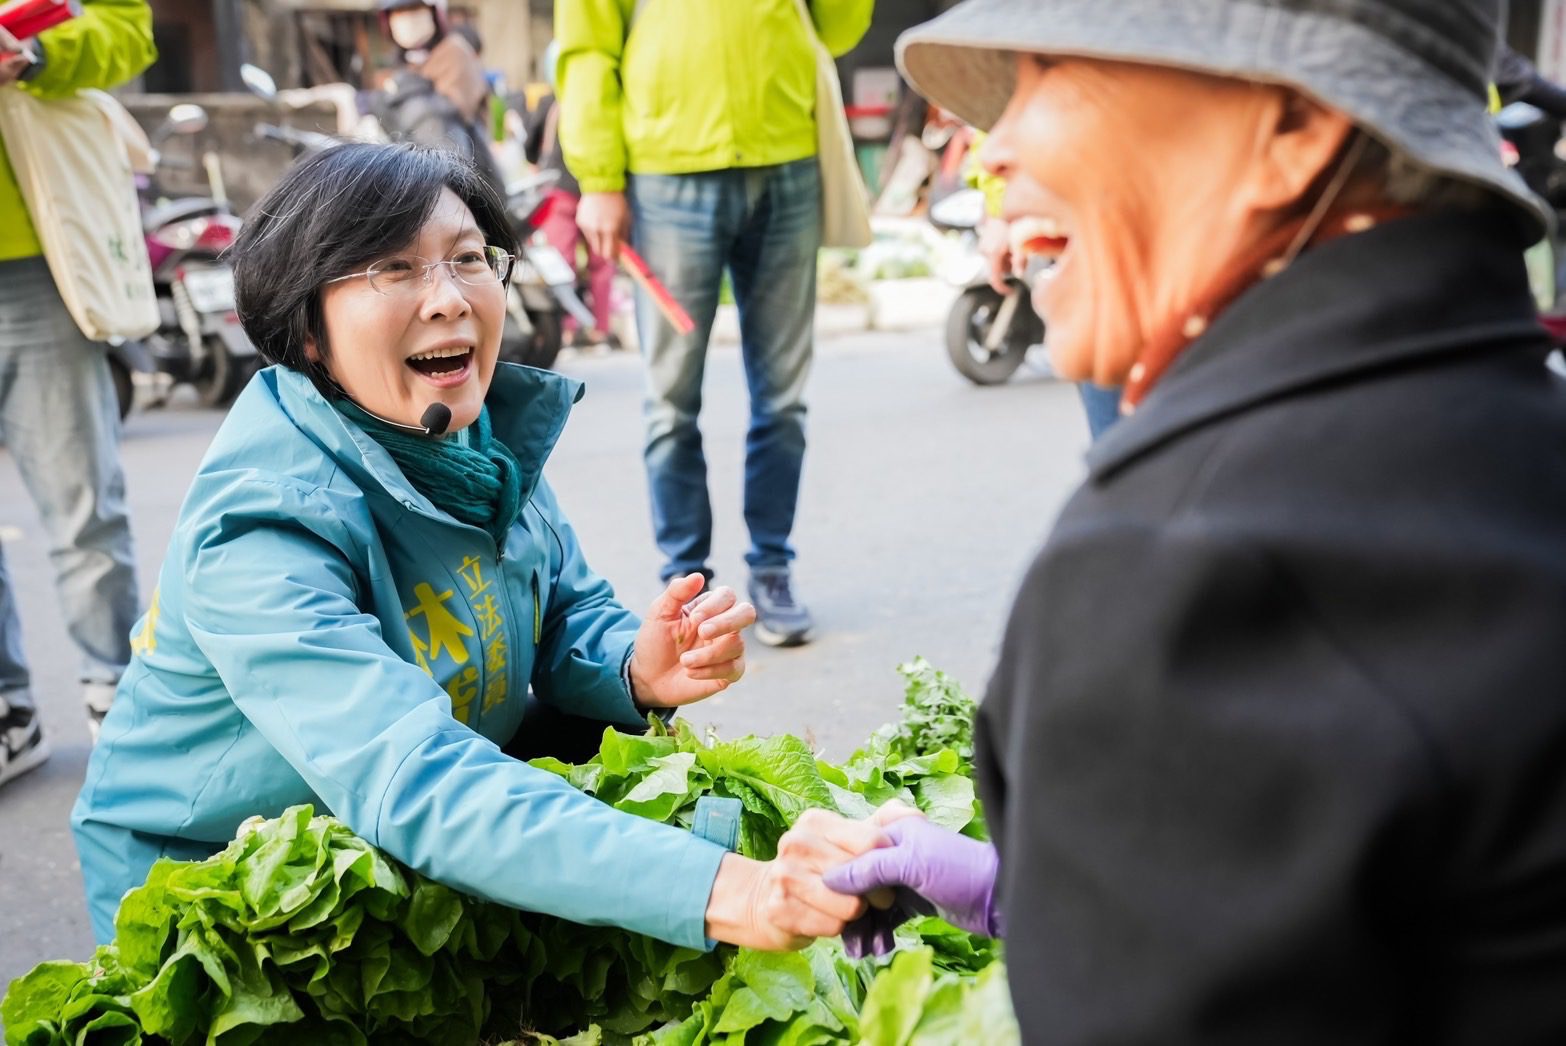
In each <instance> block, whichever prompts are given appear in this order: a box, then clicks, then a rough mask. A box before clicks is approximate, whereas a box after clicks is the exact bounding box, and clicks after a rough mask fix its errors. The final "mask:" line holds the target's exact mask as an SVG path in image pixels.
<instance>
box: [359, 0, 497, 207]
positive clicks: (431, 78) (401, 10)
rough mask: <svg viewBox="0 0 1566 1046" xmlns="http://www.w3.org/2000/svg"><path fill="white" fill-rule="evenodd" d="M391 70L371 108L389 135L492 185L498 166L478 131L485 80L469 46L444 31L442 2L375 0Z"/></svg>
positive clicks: (481, 125) (485, 101)
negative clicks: (441, 155) (467, 167)
mask: <svg viewBox="0 0 1566 1046" xmlns="http://www.w3.org/2000/svg"><path fill="white" fill-rule="evenodd" d="M376 9H377V10H378V11H379V12H380V17H381V26H382V28H383V29H384V30H385V32H386V35H387V37H389V38H390V40H391V42H392V44H393V45H394V46H395V47H396V49H397V63H398V68H397V70H396V72H394V73H393V74H392V77H391V80H390V81H389V82H388V83H387V85H386V89H385V90H384V91H383V92H382V93H381V94H380V95H378V96H377V97H376V98H375V99H374V100H373V102H372V106H371V108H372V109H373V111H374V114H375V116H376V118H377V119H378V120H379V121H380V124H381V127H382V128H383V129H384V130H385V132H386V134H387V136H388V137H389V138H391V139H392V140H393V141H400V142H413V143H414V144H416V145H424V146H428V147H430V148H432V149H447V150H450V151H451V152H454V153H456V154H457V155H458V156H461V157H462V158H463V159H464V160H467V161H468V162H469V163H471V164H472V165H473V166H474V167H475V168H476V169H477V170H478V171H479V173H480V174H482V175H483V176H484V177H485V178H486V179H488V180H489V182H490V184H491V185H493V186H494V187H495V189H496V190H497V191H503V190H504V183H503V180H502V178H501V176H500V169H499V167H498V166H497V165H496V163H495V157H494V155H493V154H492V153H491V151H490V147H489V135H488V134H487V133H486V132H485V130H484V121H485V119H486V118H487V116H488V101H489V94H490V91H489V83H488V81H486V80H485V78H484V68H483V65H482V64H481V63H480V62H479V57H478V53H477V52H476V50H475V49H474V47H473V45H472V44H471V43H469V42H468V40H467V39H466V38H465V37H464V36H463V35H462V34H460V33H454V32H449V31H448V28H447V25H446V2H445V0H430V2H426V0H376Z"/></svg>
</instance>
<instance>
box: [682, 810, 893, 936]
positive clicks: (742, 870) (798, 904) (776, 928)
mask: <svg viewBox="0 0 1566 1046" xmlns="http://www.w3.org/2000/svg"><path fill="white" fill-rule="evenodd" d="M884 844H885V839H884V837H883V835H882V831H881V828H880V826H878V825H876V824H873V823H871V822H869V821H851V820H849V819H847V818H845V817H840V816H838V815H837V814H834V813H830V812H829V811H826V810H808V811H806V812H805V813H804V814H803V815H802V816H801V817H800V818H799V820H798V821H797V822H796V823H795V824H794V827H793V828H791V829H789V830H788V832H786V833H785V834H784V836H783V838H782V839H780V840H779V841H778V855H777V857H775V858H774V859H773V860H770V861H755V860H752V859H750V858H748V857H742V856H740V855H739V854H727V855H726V856H725V857H724V858H723V863H722V864H720V865H719V866H718V877H717V878H716V879H715V880H714V881H713V884H712V894H711V895H710V897H709V899H708V901H707V936H708V937H711V938H713V939H715V940H719V941H724V942H726V943H728V944H737V945H739V946H740V947H742V948H755V949H758V950H760V951H797V950H798V949H800V948H804V947H805V946H807V945H808V944H810V942H811V941H812V940H814V939H815V938H817V937H836V936H837V935H839V934H841V933H842V932H843V928H844V927H845V926H847V925H848V924H849V923H850V922H852V921H853V920H855V919H857V918H859V917H860V916H861V915H863V914H864V912H865V902H864V900H863V899H862V898H860V897H857V896H849V895H845V894H841V893H837V892H836V891H834V890H829V889H827V887H826V885H825V884H824V883H823V882H822V881H821V876H822V873H824V872H825V871H826V870H827V869H828V868H831V867H833V866H835V865H838V864H842V863H843V862H844V861H849V860H852V859H853V858H855V857H857V856H859V855H860V854H863V853H866V852H868V851H870V850H873V849H875V848H876V847H877V846H881V845H884Z"/></svg>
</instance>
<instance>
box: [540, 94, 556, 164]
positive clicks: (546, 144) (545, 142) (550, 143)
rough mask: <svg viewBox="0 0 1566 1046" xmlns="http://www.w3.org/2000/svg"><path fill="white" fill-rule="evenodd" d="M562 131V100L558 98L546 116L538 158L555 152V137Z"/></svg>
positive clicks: (552, 103) (550, 106)
mask: <svg viewBox="0 0 1566 1046" xmlns="http://www.w3.org/2000/svg"><path fill="white" fill-rule="evenodd" d="M559 131H560V99H559V98H556V99H555V100H554V101H553V102H551V103H550V104H549V112H547V113H545V114H544V130H543V132H542V134H541V135H540V136H539V143H538V158H539V160H540V162H542V160H543V158H544V157H546V156H548V155H549V154H550V153H552V152H554V151H555V136H556V135H557V134H558V133H559Z"/></svg>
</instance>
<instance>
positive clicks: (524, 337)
mask: <svg viewBox="0 0 1566 1046" xmlns="http://www.w3.org/2000/svg"><path fill="white" fill-rule="evenodd" d="M527 319H528V323H530V324H531V325H532V327H533V330H532V332H531V333H528V332H524V331H523V330H522V327H521V325H520V324H518V323H517V322H516V320H515V319H513V318H512V317H511V314H510V313H509V312H508V313H507V314H506V325H505V332H504V334H503V335H502V336H501V341H500V358H501V359H503V360H507V361H508V362H511V363H521V364H525V365H526V366H529V367H538V368H540V369H541V370H548V369H549V368H550V367H553V366H554V365H555V360H556V358H558V357H559V355H560V344H561V338H562V333H561V329H560V314H559V313H558V312H553V311H544V310H539V311H536V312H535V311H533V310H531V309H529V310H528V314H527Z"/></svg>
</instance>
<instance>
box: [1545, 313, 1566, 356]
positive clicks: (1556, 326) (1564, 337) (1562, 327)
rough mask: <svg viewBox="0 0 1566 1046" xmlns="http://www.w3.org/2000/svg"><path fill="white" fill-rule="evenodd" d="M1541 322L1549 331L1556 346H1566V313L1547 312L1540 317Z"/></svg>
mask: <svg viewBox="0 0 1566 1046" xmlns="http://www.w3.org/2000/svg"><path fill="white" fill-rule="evenodd" d="M1539 323H1540V324H1541V325H1542V326H1543V327H1544V329H1545V331H1546V332H1548V334H1549V335H1550V340H1551V341H1553V342H1554V343H1555V347H1556V348H1561V347H1562V346H1566V315H1561V314H1560V313H1549V312H1547V313H1544V314H1543V315H1541V316H1540V317H1539Z"/></svg>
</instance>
